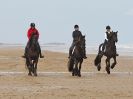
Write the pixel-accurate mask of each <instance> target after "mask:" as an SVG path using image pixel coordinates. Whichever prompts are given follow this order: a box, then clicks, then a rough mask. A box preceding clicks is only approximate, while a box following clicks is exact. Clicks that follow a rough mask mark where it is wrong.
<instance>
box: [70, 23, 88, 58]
mask: <svg viewBox="0 0 133 99" xmlns="http://www.w3.org/2000/svg"><path fill="white" fill-rule="evenodd" d="M74 29H75V31H73V34H72V36H73V42H72V45H71V47H70V49H69V57H68V58H70V57H71V56H72V52H73V49H74V47H75V43H76V41H77V40H78V39H79V38H80V37H81V36H82V33H81V32H80V31H79V26H78V25H75V26H74ZM83 50H84V51H83V52H84V55H83V58H84V59H86V58H87V57H86V50H85V45H84V49H83Z"/></svg>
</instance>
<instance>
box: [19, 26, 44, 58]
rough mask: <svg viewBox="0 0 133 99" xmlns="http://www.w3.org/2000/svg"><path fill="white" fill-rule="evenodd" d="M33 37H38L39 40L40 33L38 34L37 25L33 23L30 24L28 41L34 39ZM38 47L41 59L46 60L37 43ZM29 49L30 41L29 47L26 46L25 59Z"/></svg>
mask: <svg viewBox="0 0 133 99" xmlns="http://www.w3.org/2000/svg"><path fill="white" fill-rule="evenodd" d="M32 35H37V37H38V38H39V32H38V30H37V29H36V28H35V23H31V24H30V29H29V30H28V33H27V36H28V39H29V40H30V38H31V37H32ZM37 47H38V49H39V54H40V58H44V56H42V53H41V48H40V45H39V43H37ZM28 48H29V41H28V43H27V46H26V48H25V53H24V56H22V57H23V58H26V54H27V50H28Z"/></svg>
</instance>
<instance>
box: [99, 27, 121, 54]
mask: <svg viewBox="0 0 133 99" xmlns="http://www.w3.org/2000/svg"><path fill="white" fill-rule="evenodd" d="M112 33H113V31H111V27H110V26H106V32H105V41H104V44H103V48H102V52H103V53H104V50H105V48H106V45H107V43H108V40H110V39H111V37H112ZM115 50H116V45H115ZM116 56H119V54H117V51H116Z"/></svg>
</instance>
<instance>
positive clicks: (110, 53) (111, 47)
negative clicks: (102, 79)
mask: <svg viewBox="0 0 133 99" xmlns="http://www.w3.org/2000/svg"><path fill="white" fill-rule="evenodd" d="M117 34H118V31H117V32H113V33H112V36H111V38H110V39H109V40H108V42H107V43H106V45H105V46H106V47H105V48H106V49H105V50H104V52H103V51H102V50H101V48H102V47H103V46H104V43H102V44H100V46H99V52H98V55H97V57H96V58H95V61H94V64H95V66H97V69H98V71H100V70H101V58H102V57H103V55H104V56H106V57H107V58H106V61H105V62H106V71H107V73H108V74H110V67H111V69H113V68H114V67H115V65H116V64H117V61H116V46H115V43H116V42H118V38H117ZM111 58H113V59H114V63H112V64H111V66H110V59H111Z"/></svg>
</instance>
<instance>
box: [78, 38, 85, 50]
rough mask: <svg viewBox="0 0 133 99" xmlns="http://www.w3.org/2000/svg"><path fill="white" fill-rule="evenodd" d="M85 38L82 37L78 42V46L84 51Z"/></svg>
mask: <svg viewBox="0 0 133 99" xmlns="http://www.w3.org/2000/svg"><path fill="white" fill-rule="evenodd" d="M85 41H86V40H85V36H81V37H80V38H79V39H78V41H77V42H76V46H78V47H80V48H81V49H83V48H84V47H85Z"/></svg>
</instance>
